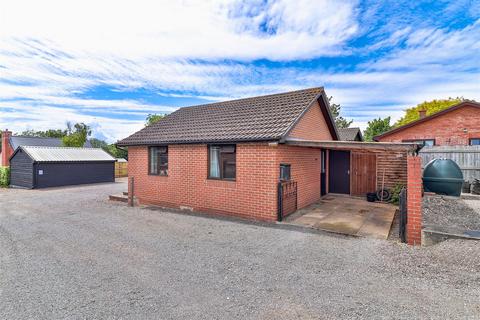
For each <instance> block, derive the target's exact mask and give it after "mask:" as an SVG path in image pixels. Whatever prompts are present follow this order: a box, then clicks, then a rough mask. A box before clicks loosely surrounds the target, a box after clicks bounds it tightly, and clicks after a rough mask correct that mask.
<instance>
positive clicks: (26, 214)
mask: <svg viewBox="0 0 480 320" xmlns="http://www.w3.org/2000/svg"><path fill="white" fill-rule="evenodd" d="M125 188H126V186H125V184H123V183H116V184H103V185H96V186H83V187H70V188H62V189H51V190H42V191H40V190H39V191H32V190H5V189H4V190H0V259H1V260H0V318H1V319H27V318H28V319H93V318H95V319H99V318H102V319H111V318H124V319H336V318H364V319H375V318H376V319H378V318H382V319H385V318H391V319H400V318H403V319H412V318H438V319H445V318H459V319H465V318H470V319H474V318H480V258H479V257H480V245H479V243H478V242H473V241H471V242H462V241H458V240H457V241H447V242H444V243H441V244H439V245H437V246H433V247H428V248H412V247H407V246H406V245H401V244H398V243H395V242H391V241H384V240H373V239H359V238H351V237H343V236H336V235H332V234H328V233H311V232H300V231H298V230H289V229H287V228H286V227H283V226H280V227H279V226H276V225H271V226H267V225H262V224H252V223H242V222H238V221H231V220H221V219H211V218H208V217H205V216H193V215H185V214H178V213H169V212H162V211H158V210H150V209H142V208H128V207H126V206H125V205H124V204H120V203H111V202H108V201H107V200H106V199H107V195H108V194H110V193H119V192H120V191H123V190H125Z"/></svg>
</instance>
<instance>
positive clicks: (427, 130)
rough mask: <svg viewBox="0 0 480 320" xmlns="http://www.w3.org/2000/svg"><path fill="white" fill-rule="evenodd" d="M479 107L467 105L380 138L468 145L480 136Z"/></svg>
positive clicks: (382, 140)
mask: <svg viewBox="0 0 480 320" xmlns="http://www.w3.org/2000/svg"><path fill="white" fill-rule="evenodd" d="M478 110H479V109H478V108H475V107H472V106H465V107H462V108H460V109H457V110H454V111H451V112H448V113H446V114H444V115H442V116H439V117H437V118H433V119H430V120H428V121H426V122H423V123H420V124H417V125H415V126H413V127H410V128H406V129H404V130H401V131H399V132H396V133H393V134H391V135H388V136H385V137H384V138H381V139H379V141H381V142H402V141H403V140H415V139H435V145H439V146H442V145H468V144H469V139H471V138H480V116H479V111H478Z"/></svg>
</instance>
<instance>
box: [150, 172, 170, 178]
mask: <svg viewBox="0 0 480 320" xmlns="http://www.w3.org/2000/svg"><path fill="white" fill-rule="evenodd" d="M148 176H150V177H165V178H168V174H153V173H149V174H148Z"/></svg>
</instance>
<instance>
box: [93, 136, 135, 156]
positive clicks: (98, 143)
mask: <svg viewBox="0 0 480 320" xmlns="http://www.w3.org/2000/svg"><path fill="white" fill-rule="evenodd" d="M90 143H91V144H92V147H94V148H102V149H103V150H105V151H106V152H108V153H109V154H110V155H112V157H115V158H124V159H128V152H127V151H126V150H124V149H119V148H117V147H116V146H115V145H114V144H108V143H107V142H105V141H103V140H100V139H95V138H92V139H90Z"/></svg>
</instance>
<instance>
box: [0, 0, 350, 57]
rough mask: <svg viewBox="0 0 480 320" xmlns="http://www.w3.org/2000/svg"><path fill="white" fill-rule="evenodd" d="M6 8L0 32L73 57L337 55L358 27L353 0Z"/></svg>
mask: <svg viewBox="0 0 480 320" xmlns="http://www.w3.org/2000/svg"><path fill="white" fill-rule="evenodd" d="M245 3H249V4H250V5H246V4H245ZM0 6H1V7H0V12H1V16H0V37H3V38H5V37H7V38H18V39H32V38H33V39H39V40H42V41H44V40H49V41H52V42H53V43H55V44H56V45H57V46H58V47H59V48H60V49H61V50H67V49H68V50H67V51H68V52H69V53H73V54H74V55H75V56H83V55H88V54H91V53H95V54H100V55H106V56H108V55H112V54H113V55H117V56H121V57H124V58H132V59H138V58H139V57H143V58H146V57H156V58H158V57H162V58H176V59H177V58H202V59H216V58H220V59H259V58H268V59H271V60H284V59H294V58H305V57H312V56H315V55H318V54H329V53H332V54H336V53H338V52H339V51H341V46H342V45H343V43H344V42H345V41H346V40H347V39H348V38H350V37H351V36H352V35H353V34H354V33H355V31H356V29H357V27H356V24H355V19H354V14H355V12H354V3H352V2H348V1H341V2H339V1H331V0H315V1H314V0H301V1H299V0H296V1H294V0H279V1H268V2H267V3H266V4H264V3H263V1H250V2H245V1H239V0H207V1H205V0H197V1H195V0H184V1H168V0H164V1H149V0H139V1H118V0H102V1H96V0H84V1H63V0H44V1H28V0H17V1H8V2H6V1H4V2H2V4H1V5H0ZM252 8H257V10H253V9H252ZM262 26H268V27H269V28H270V29H272V30H274V31H275V32H273V33H271V32H265V30H264V29H263V28H262Z"/></svg>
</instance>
